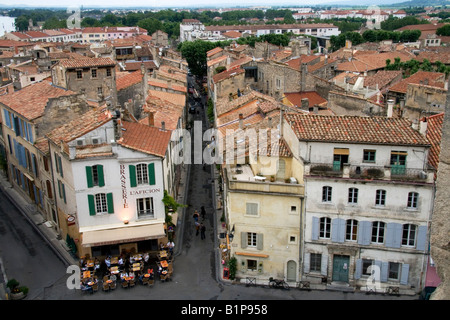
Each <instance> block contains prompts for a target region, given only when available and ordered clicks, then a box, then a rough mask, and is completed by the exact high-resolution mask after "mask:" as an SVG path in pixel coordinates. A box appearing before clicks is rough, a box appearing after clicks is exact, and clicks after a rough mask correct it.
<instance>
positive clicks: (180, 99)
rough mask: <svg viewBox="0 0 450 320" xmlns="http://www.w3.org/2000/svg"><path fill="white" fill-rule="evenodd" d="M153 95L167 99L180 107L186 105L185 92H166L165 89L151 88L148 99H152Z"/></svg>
mask: <svg viewBox="0 0 450 320" xmlns="http://www.w3.org/2000/svg"><path fill="white" fill-rule="evenodd" d="M153 97H155V98H158V99H161V100H165V101H167V102H169V103H172V104H174V105H177V106H180V107H184V106H185V105H186V95H185V94H180V93H171V92H164V91H160V90H152V89H149V90H148V97H147V100H148V99H151V98H153Z"/></svg>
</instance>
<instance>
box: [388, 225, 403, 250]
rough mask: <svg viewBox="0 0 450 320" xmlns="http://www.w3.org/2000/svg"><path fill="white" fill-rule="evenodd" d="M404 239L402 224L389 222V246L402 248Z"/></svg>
mask: <svg viewBox="0 0 450 320" xmlns="http://www.w3.org/2000/svg"><path fill="white" fill-rule="evenodd" d="M401 240H402V225H401V224H400V223H388V224H387V226H386V237H385V243H386V247H388V248H400V244H401Z"/></svg>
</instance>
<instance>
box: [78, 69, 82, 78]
mask: <svg viewBox="0 0 450 320" xmlns="http://www.w3.org/2000/svg"><path fill="white" fill-rule="evenodd" d="M77 79H83V71H82V70H77Z"/></svg>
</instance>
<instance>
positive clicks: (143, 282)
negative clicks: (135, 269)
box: [142, 277, 148, 286]
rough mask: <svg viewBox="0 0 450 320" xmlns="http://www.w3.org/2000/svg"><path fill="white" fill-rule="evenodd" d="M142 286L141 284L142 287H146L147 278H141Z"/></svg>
mask: <svg viewBox="0 0 450 320" xmlns="http://www.w3.org/2000/svg"><path fill="white" fill-rule="evenodd" d="M142 284H143V285H144V286H146V285H148V278H146V277H143V278H142Z"/></svg>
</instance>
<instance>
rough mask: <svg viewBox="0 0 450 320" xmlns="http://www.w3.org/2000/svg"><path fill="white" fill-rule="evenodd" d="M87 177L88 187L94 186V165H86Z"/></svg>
mask: <svg viewBox="0 0 450 320" xmlns="http://www.w3.org/2000/svg"><path fill="white" fill-rule="evenodd" d="M86 179H87V186H88V188H92V187H93V186H94V180H93V179H92V167H89V166H86Z"/></svg>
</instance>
